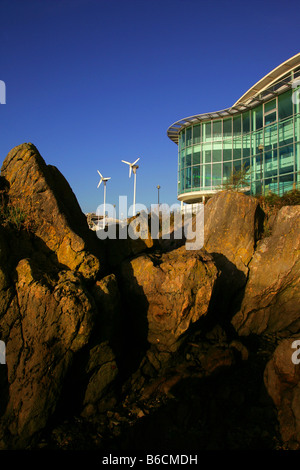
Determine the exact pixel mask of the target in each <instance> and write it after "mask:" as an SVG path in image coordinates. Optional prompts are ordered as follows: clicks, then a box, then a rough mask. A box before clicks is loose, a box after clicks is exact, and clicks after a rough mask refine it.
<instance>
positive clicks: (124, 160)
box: [122, 160, 131, 165]
mask: <svg viewBox="0 0 300 470" xmlns="http://www.w3.org/2000/svg"><path fill="white" fill-rule="evenodd" d="M122 162H123V163H127V165H131V163H129V162H126V161H125V160H122Z"/></svg>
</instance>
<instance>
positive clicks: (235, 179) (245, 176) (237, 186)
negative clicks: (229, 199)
mask: <svg viewBox="0 0 300 470" xmlns="http://www.w3.org/2000/svg"><path fill="white" fill-rule="evenodd" d="M249 186H250V183H249V166H246V165H245V164H244V165H243V166H242V167H241V168H240V169H239V170H236V169H235V168H234V169H233V171H232V173H231V175H230V176H229V178H228V180H227V181H225V182H224V183H223V185H222V189H223V190H225V191H243V192H244V191H245V188H247V187H249Z"/></svg>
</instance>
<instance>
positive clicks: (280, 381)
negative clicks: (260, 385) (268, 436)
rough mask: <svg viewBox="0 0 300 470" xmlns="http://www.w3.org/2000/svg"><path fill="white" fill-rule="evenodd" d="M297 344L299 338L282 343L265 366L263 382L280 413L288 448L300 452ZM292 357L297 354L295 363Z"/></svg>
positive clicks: (283, 435)
mask: <svg viewBox="0 0 300 470" xmlns="http://www.w3.org/2000/svg"><path fill="white" fill-rule="evenodd" d="M294 342H296V345H295V344H294ZM297 343H298V345H299V344H300V343H299V335H297V336H295V337H290V338H286V339H284V340H283V341H281V342H280V344H279V345H278V346H277V348H276V350H275V352H274V354H273V356H272V358H271V359H270V361H269V362H268V364H267V366H266V369H265V373H264V381H265V385H266V388H267V391H268V393H269V395H270V396H271V397H272V399H273V402H274V404H275V405H276V407H277V410H278V420H279V424H280V432H281V436H282V439H283V442H284V443H285V445H286V446H287V447H288V448H289V449H297V450H299V449H300V401H299V400H300V365H299V350H298V352H297ZM295 346H296V347H295ZM293 355H295V358H294V360H293Z"/></svg>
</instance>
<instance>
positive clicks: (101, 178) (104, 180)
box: [97, 170, 111, 228]
mask: <svg viewBox="0 0 300 470" xmlns="http://www.w3.org/2000/svg"><path fill="white" fill-rule="evenodd" d="M97 171H98V173H99V175H100V181H99V183H98V186H97V188H99V186H100V184H101V183H102V181H103V184H104V204H103V211H104V216H103V228H105V201H106V183H107V181H108V180H110V179H111V178H110V177H108V178H104V177H103V176H102V175H101V173H100V171H99V170H97Z"/></svg>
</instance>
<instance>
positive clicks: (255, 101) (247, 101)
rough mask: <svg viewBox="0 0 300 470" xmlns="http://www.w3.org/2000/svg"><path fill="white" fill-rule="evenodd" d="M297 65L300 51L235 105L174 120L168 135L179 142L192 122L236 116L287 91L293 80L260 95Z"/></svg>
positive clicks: (258, 83)
mask: <svg viewBox="0 0 300 470" xmlns="http://www.w3.org/2000/svg"><path fill="white" fill-rule="evenodd" d="M297 65H300V53H298V54H296V55H294V56H293V57H291V58H290V59H288V60H286V61H285V62H283V63H282V64H280V65H279V66H278V67H276V68H275V69H274V70H272V71H271V72H270V73H268V74H267V75H266V76H265V77H263V78H262V79H261V80H259V81H258V82H257V83H256V84H255V85H253V87H251V88H250V89H249V90H248V91H247V92H246V93H245V94H244V95H243V96H242V97H241V98H240V99H239V100H238V101H237V102H236V103H235V104H234V105H233V106H231V107H230V108H227V109H223V110H221V111H215V112H212V113H203V114H196V115H194V116H190V117H186V118H184V119H180V120H179V121H176V122H174V123H173V124H171V126H170V127H169V128H168V130H167V135H168V137H169V138H170V139H171V140H172V141H173V142H175V143H176V144H178V138H179V133H180V132H181V131H182V129H184V128H185V127H189V126H191V125H192V124H197V123H200V122H202V121H208V120H211V119H218V118H225V117H229V116H234V115H235V114H238V113H242V112H244V111H247V110H249V109H251V108H254V107H255V106H258V105H259V104H260V103H263V102H264V101H268V100H270V99H271V98H272V97H273V96H276V95H279V94H281V93H283V92H284V91H287V90H288V89H289V88H291V87H292V82H291V81H286V82H284V83H283V84H282V86H280V88H277V89H276V90H274V91H271V90H270V92H269V93H266V94H265V95H264V96H263V97H260V96H259V95H260V94H261V93H262V92H264V91H266V90H267V89H268V88H270V87H271V86H272V84H273V83H274V82H277V81H279V80H280V78H281V77H283V76H284V75H285V74H286V73H288V72H290V71H292V70H293V69H294V68H295V67H296V66H297Z"/></svg>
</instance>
